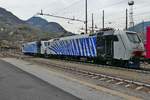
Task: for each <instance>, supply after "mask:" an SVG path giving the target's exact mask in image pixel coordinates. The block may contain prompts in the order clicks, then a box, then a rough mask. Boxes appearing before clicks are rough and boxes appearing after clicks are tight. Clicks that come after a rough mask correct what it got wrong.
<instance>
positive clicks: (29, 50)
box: [22, 42, 41, 55]
mask: <svg viewBox="0 0 150 100" xmlns="http://www.w3.org/2000/svg"><path fill="white" fill-rule="evenodd" d="M40 46H41V45H40V42H28V43H24V44H23V45H22V53H24V54H28V55H35V54H40Z"/></svg>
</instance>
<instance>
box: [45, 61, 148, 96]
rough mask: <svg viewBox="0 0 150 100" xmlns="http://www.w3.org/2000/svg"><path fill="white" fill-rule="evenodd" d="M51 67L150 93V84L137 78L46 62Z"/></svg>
mask: <svg viewBox="0 0 150 100" xmlns="http://www.w3.org/2000/svg"><path fill="white" fill-rule="evenodd" d="M43 64H46V65H48V66H49V67H52V68H54V69H57V70H61V71H65V72H68V73H71V74H75V75H80V76H84V77H88V78H90V79H94V80H99V81H102V82H107V83H110V84H114V85H118V86H122V87H123V88H129V89H133V90H136V91H142V92H144V93H148V94H150V84H147V83H144V82H139V81H135V80H129V79H124V78H120V77H116V76H111V75H107V74H102V73H97V72H94V71H90V70H84V69H80V68H77V67H72V66H67V65H60V64H56V63H44V62H43Z"/></svg>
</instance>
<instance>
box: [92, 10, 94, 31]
mask: <svg viewBox="0 0 150 100" xmlns="http://www.w3.org/2000/svg"><path fill="white" fill-rule="evenodd" d="M92 33H94V17H93V13H92Z"/></svg>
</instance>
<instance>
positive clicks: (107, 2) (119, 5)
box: [0, 0, 150, 32]
mask: <svg viewBox="0 0 150 100" xmlns="http://www.w3.org/2000/svg"><path fill="white" fill-rule="evenodd" d="M134 1H135V5H134V17H135V21H136V23H138V22H140V21H142V20H148V19H149V15H150V14H149V13H148V12H149V9H150V7H149V4H150V0H134ZM0 5H1V7H3V8H6V9H7V10H9V11H11V12H13V13H14V14H15V15H17V16H18V17H19V18H21V19H24V20H26V19H28V18H30V17H32V16H33V15H34V14H35V13H37V12H38V11H40V10H41V9H43V10H44V12H45V13H53V14H56V15H60V16H65V17H73V16H75V17H76V18H78V19H82V20H84V15H85V14H84V12H85V7H84V5H85V1H84V0H1V1H0ZM126 8H129V6H128V0H88V20H89V26H90V24H91V13H94V18H95V23H96V24H97V25H98V26H99V27H100V26H101V22H102V21H101V17H102V10H103V9H104V10H105V17H106V26H107V25H108V26H112V27H117V28H118V27H121V28H123V27H124V24H125V18H124V17H125V9H126ZM143 12H145V13H143ZM44 18H46V19H48V20H49V21H56V22H59V23H60V24H61V25H63V26H64V27H65V28H66V29H68V30H69V31H73V32H77V31H78V30H79V29H80V28H81V27H84V24H83V23H79V22H73V24H72V25H70V24H67V23H66V22H67V20H62V19H56V18H51V17H44ZM110 21H111V22H112V24H111V25H110V24H107V23H108V22H110Z"/></svg>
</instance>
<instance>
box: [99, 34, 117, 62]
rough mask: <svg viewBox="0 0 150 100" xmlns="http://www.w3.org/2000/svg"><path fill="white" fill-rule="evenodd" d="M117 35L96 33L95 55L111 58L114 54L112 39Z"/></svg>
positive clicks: (115, 38) (115, 39)
mask: <svg viewBox="0 0 150 100" xmlns="http://www.w3.org/2000/svg"><path fill="white" fill-rule="evenodd" d="M117 39H118V38H117V37H116V36H115V35H113V34H110V33H109V35H105V34H103V35H97V56H98V57H102V58H103V59H112V58H113V55H114V41H117Z"/></svg>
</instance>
